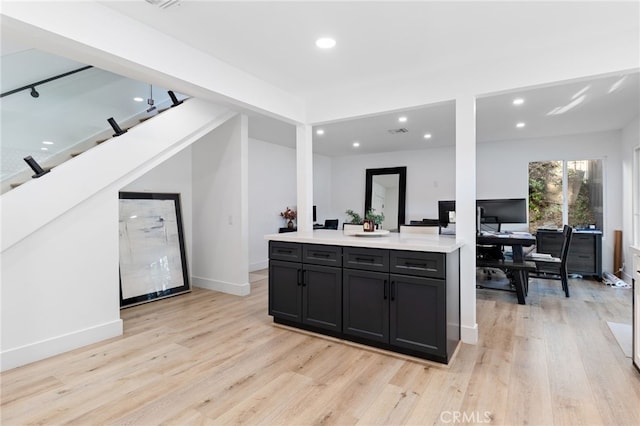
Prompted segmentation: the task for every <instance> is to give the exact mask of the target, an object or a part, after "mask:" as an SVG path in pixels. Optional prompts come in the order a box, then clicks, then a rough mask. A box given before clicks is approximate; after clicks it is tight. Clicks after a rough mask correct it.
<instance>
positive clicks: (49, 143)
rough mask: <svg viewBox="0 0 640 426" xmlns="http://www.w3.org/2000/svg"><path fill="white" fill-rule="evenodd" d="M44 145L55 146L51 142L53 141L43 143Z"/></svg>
mask: <svg viewBox="0 0 640 426" xmlns="http://www.w3.org/2000/svg"><path fill="white" fill-rule="evenodd" d="M42 143H43V144H44V145H53V142H51V141H42Z"/></svg>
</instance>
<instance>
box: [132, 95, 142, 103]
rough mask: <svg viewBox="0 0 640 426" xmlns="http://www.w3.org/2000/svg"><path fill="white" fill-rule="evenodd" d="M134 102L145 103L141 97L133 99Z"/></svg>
mask: <svg viewBox="0 0 640 426" xmlns="http://www.w3.org/2000/svg"><path fill="white" fill-rule="evenodd" d="M133 100H134V101H136V102H142V101H144V99H142V98H141V97H140V96H136V97H135V98H133Z"/></svg>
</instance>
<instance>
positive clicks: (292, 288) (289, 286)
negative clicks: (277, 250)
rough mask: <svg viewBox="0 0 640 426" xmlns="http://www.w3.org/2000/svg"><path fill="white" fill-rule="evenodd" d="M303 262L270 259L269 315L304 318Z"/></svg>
mask: <svg viewBox="0 0 640 426" xmlns="http://www.w3.org/2000/svg"><path fill="white" fill-rule="evenodd" d="M301 274H302V263H293V262H284V261H281V260H270V261H269V315H272V316H274V317H277V318H282V319H286V320H289V321H295V322H300V321H301V320H302V291H301V282H302V280H301V277H300V275H301Z"/></svg>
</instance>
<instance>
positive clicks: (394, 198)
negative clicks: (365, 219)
mask: <svg viewBox="0 0 640 426" xmlns="http://www.w3.org/2000/svg"><path fill="white" fill-rule="evenodd" d="M406 187H407V168H406V167H387V168H382V169H367V176H366V187H365V192H364V194H365V195H364V212H365V216H366V214H367V212H368V211H369V210H371V209H373V212H374V214H380V213H383V214H384V221H383V222H382V223H381V224H380V229H386V230H389V231H396V232H397V231H398V230H399V229H400V225H402V224H404V211H405V200H406Z"/></svg>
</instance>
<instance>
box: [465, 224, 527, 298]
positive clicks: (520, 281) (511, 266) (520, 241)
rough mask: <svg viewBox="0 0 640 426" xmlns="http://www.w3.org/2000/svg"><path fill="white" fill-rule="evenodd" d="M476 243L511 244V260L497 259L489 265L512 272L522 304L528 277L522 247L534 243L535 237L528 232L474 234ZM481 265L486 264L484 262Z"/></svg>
mask: <svg viewBox="0 0 640 426" xmlns="http://www.w3.org/2000/svg"><path fill="white" fill-rule="evenodd" d="M476 243H477V244H483V245H500V246H511V250H512V251H513V262H511V263H509V262H507V261H502V262H498V261H497V262H496V263H495V264H494V265H489V266H490V267H494V268H499V269H502V270H510V271H512V272H513V280H514V285H515V287H516V295H517V296H518V303H519V304H520V305H524V304H525V297H526V294H527V292H526V287H527V286H526V280H527V279H528V278H527V274H526V271H527V262H525V260H524V253H523V250H522V247H530V246H532V245H534V244H535V243H536V239H535V237H534V236H533V235H530V234H503V233H495V234H493V233H492V234H481V235H478V236H476ZM481 266H487V265H486V264H485V265H481Z"/></svg>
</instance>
